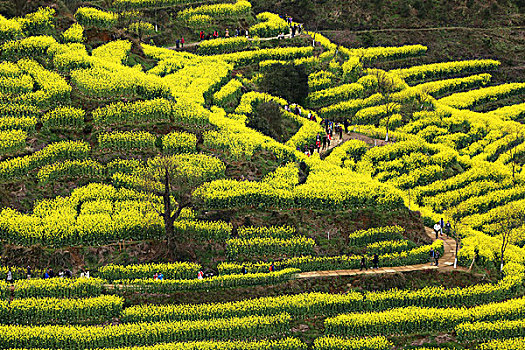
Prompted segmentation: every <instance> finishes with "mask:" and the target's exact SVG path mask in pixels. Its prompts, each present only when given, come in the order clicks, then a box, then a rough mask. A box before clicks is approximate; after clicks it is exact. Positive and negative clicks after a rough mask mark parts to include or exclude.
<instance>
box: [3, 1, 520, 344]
mask: <svg viewBox="0 0 525 350" xmlns="http://www.w3.org/2000/svg"><path fill="white" fill-rule="evenodd" d="M88 3H89V2H87V3H86V4H84V6H82V7H79V8H78V9H76V12H75V14H74V19H72V18H70V19H69V20H70V22H71V23H68V25H67V26H66V27H64V23H63V18H62V17H60V16H61V13H60V8H59V9H58V10H55V9H52V8H41V9H40V10H38V11H37V12H34V13H29V14H27V15H25V16H24V17H18V18H11V19H7V18H4V17H0V24H1V25H0V41H1V46H0V59H1V62H0V104H1V106H0V182H1V185H0V187H2V196H3V197H4V198H3V199H2V203H4V205H3V207H2V208H1V209H0V238H1V239H2V241H3V245H6V246H10V247H13V246H22V247H34V246H39V247H40V246H42V247H45V249H50V250H52V249H57V250H60V249H71V250H74V249H77V248H78V247H101V246H109V245H118V246H119V249H121V250H122V249H124V250H125V249H126V248H125V245H126V244H135V243H137V242H161V244H162V245H163V246H164V247H166V252H167V255H166V256H162V257H160V258H159V259H157V260H158V261H155V262H153V263H149V264H141V263H138V262H137V261H135V260H136V259H134V258H132V257H129V259H128V260H127V261H125V263H124V264H118V263H108V262H107V261H106V262H105V264H104V266H98V267H97V269H96V270H95V271H92V273H91V278H49V279H47V278H46V279H40V278H32V279H26V276H25V275H26V273H25V266H17V267H15V266H3V267H2V268H1V269H0V275H1V276H2V277H3V278H4V279H6V278H7V276H8V274H10V275H12V276H13V277H14V281H13V280H11V279H10V280H9V281H7V282H1V283H0V324H1V325H0V330H1V331H0V349H102V348H104V349H113V348H115V349H116V348H118V349H131V348H133V349H138V348H140V349H155V350H160V349H231V350H233V349H254V350H255V349H266V350H269V349H275V350H278V349H290V350H291V349H315V350H328V349H334V350H335V349H392V348H396V349H404V348H414V346H415V345H423V346H427V345H428V346H432V347H434V348H436V346H438V347H442V348H458V349H462V348H472V349H474V348H475V349H521V348H522V346H523V343H524V342H525V340H524V339H525V321H524V320H525V300H524V299H523V279H524V277H525V276H524V272H525V266H524V265H525V251H524V249H523V248H522V245H523V244H524V243H525V220H524V218H525V175H524V173H523V172H522V169H523V165H524V162H525V128H524V126H523V121H524V118H525V104H524V103H523V97H524V96H525V82H523V83H508V84H499V85H493V84H491V74H490V73H491V72H493V71H495V70H497V69H498V66H499V62H498V61H495V60H491V59H490V58H487V59H479V60H468V61H454V62H436V63H433V64H426V65H416V66H414V65H411V63H410V62H413V61H412V60H411V58H414V57H420V56H422V55H425V54H426V52H427V47H426V46H424V45H423V44H424V43H422V44H421V45H410V46H395V45H393V46H391V47H368V48H347V47H343V46H340V45H337V44H335V43H332V42H331V41H330V40H328V39H327V38H325V37H324V36H322V35H321V34H319V33H314V32H311V31H309V28H305V29H303V30H302V32H300V33H299V32H297V35H296V36H295V35H293V36H294V37H292V35H289V34H290V31H291V29H290V28H291V26H298V25H299V24H297V23H294V22H291V23H290V22H287V21H285V19H283V18H282V16H279V15H278V14H273V13H268V12H265V13H260V14H254V13H253V12H252V8H251V4H250V2H248V1H244V0H241V1H237V2H216V1H209V2H204V3H203V2H191V1H185V0H115V1H108V2H104V4H103V6H94V5H95V4H92V5H93V6H88ZM161 10H162V11H169V12H170V20H171V21H173V23H175V24H176V25H178V26H180V27H181V28H184V30H186V31H188V32H191V33H192V34H191V35H190V36H189V37H188V38H187V42H186V47H185V48H180V49H179V48H177V47H169V48H168V47H160V46H156V45H155V44H154V43H153V42H151V40H150V39H151V38H152V37H155V35H157V34H156V33H157V31H158V30H159V29H158V28H156V26H155V25H154V24H152V23H149V22H147V21H146V20H145V19H144V18H149V17H148V16H149V15H150V14H151V13H154V14H155V16H156V14H157V12H156V11H161ZM141 13H146V14H148V16H145V17H144V18H142V16H141ZM58 18H60V19H61V20H60V21H59V20H57V19H58ZM155 24H157V23H155ZM215 27H217V28H219V27H220V28H223V27H229V33H230V36H229V37H223V38H219V39H210V40H203V41H199V40H198V34H199V31H200V30H201V29H202V28H205V29H206V31H207V32H209V31H210V30H211V29H212V28H215ZM234 28H243V29H242V30H243V31H244V30H247V32H248V37H245V35H238V36H236V35H235V34H236V31H235V30H234ZM94 33H96V34H97V35H98V34H100V36H97V38H100V37H107V38H108V40H104V42H102V43H101V42H97V41H93V36H94ZM101 33H102V34H105V35H102V34H101ZM108 33H110V34H111V35H109V34H108ZM221 33H223V32H222V31H221ZM281 34H286V35H285V37H284V38H282V39H278V38H277V37H278V36H279V37H281ZM294 34H295V30H294ZM112 36H116V37H115V38H116V39H115V40H109V38H111V37H112ZM97 40H98V39H97ZM146 42H147V43H146ZM385 61H389V62H393V63H395V65H396V66H397V67H399V68H396V69H392V70H389V71H385V70H381V69H378V68H377V64H378V63H381V62H385ZM301 91H302V92H304V96H303V95H301V94H300V92H301ZM270 92H272V93H270ZM286 98H290V100H287V99H286ZM292 99H293V100H292ZM339 125H340V126H339ZM331 126H332V127H333V129H332V130H331V129H330V128H331ZM338 127H339V128H340V129H338ZM327 134H328V135H327ZM325 135H326V136H325ZM323 138H324V141H325V142H326V141H327V139H330V144H329V145H327V147H323V149H320V148H321V147H320V144H321V140H322V139H323ZM28 202H29V203H30V209H28V208H27V203H28ZM283 213H285V214H283ZM370 213H374V214H373V215H372V214H370ZM235 215H238V216H235ZM265 215H267V217H269V219H267V220H266V221H265V220H264V217H265ZM282 215H290V217H292V216H293V215H306V216H311V217H317V216H316V215H319V216H321V217H323V218H324V219H326V220H328V221H330V220H334V222H333V223H332V222H330V224H329V225H328V227H329V232H321V229H319V230H317V231H316V230H314V229H305V226H304V225H300V224H297V225H295V224H292V222H291V219H290V222H286V223H284V224H282V223H281V224H277V223H276V222H277V221H276V220H277V219H275V218H276V217H279V218H280V217H281V216H282ZM352 215H354V216H356V217H359V218H361V219H362V218H363V217H367V215H372V217H375V218H378V217H387V218H388V221H390V224H383V222H380V220H379V219H378V220H375V219H370V222H368V223H366V224H365V223H362V224H360V225H357V224H356V225H355V226H356V227H354V226H352V227H350V226H348V227H346V226H344V225H339V224H336V223H335V221H336V220H339V219H341V218H348V217H351V216H352ZM374 215H375V216H374ZM412 216H415V217H416V218H417V220H416V221H417V223H418V224H419V226H418V228H417V229H414V228H413V227H411V226H410V225H409V224H407V222H408V221H407V220H408V219H407V220H401V219H398V218H399V217H402V218H404V219H406V218H407V217H412ZM239 217H242V218H243V220H242V221H240V219H239ZM261 218H262V219H261ZM392 218H395V219H392ZM442 218H443V220H444V222H449V223H450V226H449V227H447V228H444V231H445V233H446V235H445V236H443V237H439V238H438V239H434V238H430V237H429V236H428V232H430V233H431V234H430V236H432V231H429V230H430V229H429V228H431V227H433V226H434V224H436V223H437V222H439V221H440V219H442ZM272 220H274V221H272ZM297 220H298V221H304V222H302V224H305V225H306V224H307V222H306V221H308V220H300V219H297ZM281 221H282V220H281ZM364 221H365V220H362V222H364ZM261 222H263V224H260V223H261ZM299 223H301V222H299ZM357 226H360V227H357ZM424 226H426V227H427V229H426V232H425V228H424ZM325 228H326V227H325ZM330 234H333V235H335V237H334V236H332V238H331V237H330ZM454 240H456V241H457V245H456V246H454V243H456V242H454ZM188 247H189V248H188ZM197 248H199V249H201V250H203V251H204V253H202V252H200V253H199V254H200V255H196V253H194V252H193V250H198V249H197ZM185 250H186V251H185ZM188 250H189V252H188ZM435 252H439V254H440V255H441V256H442V261H441V264H442V265H444V266H446V267H447V268H446V270H447V271H449V270H453V269H454V267H455V266H454V267H453V266H452V265H458V266H459V268H458V269H459V270H462V271H471V270H476V271H477V272H480V271H481V272H484V273H488V274H490V275H492V276H494V275H496V276H497V281H494V282H493V283H484V284H475V285H470V286H467V287H452V288H445V287H443V286H424V287H422V288H419V289H390V290H387V291H367V290H358V289H355V288H350V287H349V288H348V290H347V291H346V293H344V294H341V293H334V292H329V290H327V291H325V292H318V291H312V290H304V291H302V292H301V293H286V292H284V293H282V294H281V295H278V296H266V297H260V298H254V297H253V295H249V294H248V295H244V297H243V298H240V300H237V301H231V302H230V301H228V302H226V301H223V300H209V299H208V297H207V293H209V292H210V291H212V292H214V291H223V292H224V294H225V295H227V294H228V293H230V292H231V293H234V291H236V290H239V289H242V290H244V291H248V292H247V293H250V291H253V290H255V289H256V288H258V287H261V286H263V287H262V288H273V287H275V286H277V287H279V286H281V287H283V286H285V287H283V288H286V286H290V285H291V284H292V283H294V282H297V281H299V280H304V279H307V278H308V279H312V278H318V277H323V276H324V277H325V278H326V277H330V276H334V277H335V276H336V275H337V276H339V275H344V273H341V272H339V273H338V272H337V271H339V270H352V271H350V272H348V273H347V274H348V275H360V274H363V275H364V274H374V273H376V272H384V273H391V272H395V271H396V270H405V271H408V270H415V269H417V270H421V269H423V268H424V267H425V266H428V265H429V262H430V256H431V254H435ZM184 254H186V255H184ZM192 254H193V255H194V256H192ZM188 256H189V257H188ZM182 260H184V261H182ZM444 262H446V263H447V264H443V263H444ZM363 263H364V264H365V265H366V267H367V268H370V267H371V265H374V264H375V265H377V268H379V269H378V270H365V269H363V270H362V271H357V269H359V268H360V267H361V268H364V266H362V265H363ZM7 264H8V265H9V263H7ZM407 266H408V268H406V267H407ZM80 267H81V266H75V268H76V269H77V268H80ZM402 267H403V268H402ZM426 269H437V268H430V267H428V268H425V270H426ZM208 270H209V271H213V272H214V273H215V276H210V277H208V276H207V277H206V278H197V276H199V277H200V276H201V271H208ZM443 270H445V269H443ZM325 271H330V273H327V272H325ZM34 273H35V274H38V275H39V276H38V277H40V276H41V275H42V274H43V273H44V271H43V270H40V269H37V270H35V271H34ZM449 273H452V272H450V271H449ZM159 274H161V275H162V278H157V277H158V276H159ZM153 276H156V277H155V278H153ZM327 289H329V288H327ZM177 293H178V294H177ZM183 293H187V294H193V295H194V296H195V295H197V296H198V299H199V301H198V303H191V304H189V303H184V302H183V301H181V300H175V301H173V300H172V299H170V297H169V296H170V295H171V296H173V295H182V294H183ZM137 295H138V296H139V298H140V297H144V298H145V299H144V300H147V298H148V296H152V295H153V296H159V295H160V296H165V298H166V300H168V301H169V302H164V303H148V302H136V299H134V298H136V297H137ZM133 300H135V301H133ZM443 338H446V339H448V341H446V342H444V341H440V340H439V339H443ZM417 339H419V341H416V340H417ZM421 339H423V341H421ZM436 349H437V348H436Z"/></svg>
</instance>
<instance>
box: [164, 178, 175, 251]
mask: <svg viewBox="0 0 525 350" xmlns="http://www.w3.org/2000/svg"><path fill="white" fill-rule="evenodd" d="M162 200H163V202H164V213H163V214H162V216H163V217H164V229H165V231H166V241H167V245H168V252H169V255H170V256H171V257H175V252H176V251H177V242H176V240H175V238H176V237H175V227H174V225H173V224H174V222H175V219H174V218H173V217H172V215H171V212H172V208H171V191H170V174H169V171H168V169H166V172H165V174H164V193H163V195H162Z"/></svg>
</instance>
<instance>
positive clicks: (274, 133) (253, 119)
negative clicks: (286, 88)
mask: <svg viewBox="0 0 525 350" xmlns="http://www.w3.org/2000/svg"><path fill="white" fill-rule="evenodd" d="M246 125H247V126H249V127H250V128H253V129H255V130H258V131H260V132H261V133H263V134H264V135H266V136H270V137H271V138H273V139H275V140H277V141H279V142H286V141H288V140H289V139H290V137H292V135H294V134H295V133H296V132H297V130H299V127H300V125H299V124H298V123H296V122H295V121H293V120H291V119H289V118H285V117H284V116H283V111H282V110H281V107H280V105H278V104H277V103H275V102H271V101H270V102H261V103H259V104H257V105H256V106H255V107H254V111H253V113H251V114H250V115H248V123H247V124H246Z"/></svg>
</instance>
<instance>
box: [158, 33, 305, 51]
mask: <svg viewBox="0 0 525 350" xmlns="http://www.w3.org/2000/svg"><path fill="white" fill-rule="evenodd" d="M304 35H306V34H296V35H295V36H296V37H300V36H304ZM230 38H235V36H230ZM291 38H292V34H285V35H284V38H283V39H281V40H285V39H291ZM220 39H224V38H219V39H210V40H220ZM278 39H279V38H278V37H276V36H273V37H268V38H257V40H258V41H270V40H278ZM248 40H250V41H254V39H253V38H251V37H250V38H248ZM200 43H201V42H200V41H193V42H190V43H185V44H184V47H181V48H177V47H176V46H167V47H166V49H170V50H175V51H183V50H184V49H185V48H188V47H195V46H199V44H200Z"/></svg>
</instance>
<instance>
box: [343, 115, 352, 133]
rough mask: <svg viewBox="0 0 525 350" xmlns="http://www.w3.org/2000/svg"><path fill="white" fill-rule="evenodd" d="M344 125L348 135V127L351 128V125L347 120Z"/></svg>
mask: <svg viewBox="0 0 525 350" xmlns="http://www.w3.org/2000/svg"><path fill="white" fill-rule="evenodd" d="M343 125H344V126H345V133H347V134H348V127H349V126H350V123H349V122H348V119H346V118H345V121H344V122H343Z"/></svg>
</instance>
